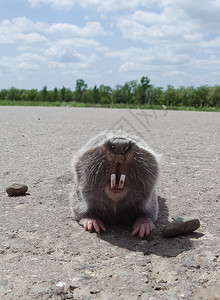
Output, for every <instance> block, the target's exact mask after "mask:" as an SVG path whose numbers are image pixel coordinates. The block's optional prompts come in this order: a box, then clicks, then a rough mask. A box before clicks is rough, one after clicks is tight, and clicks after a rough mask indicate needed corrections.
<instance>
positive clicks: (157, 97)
mask: <svg viewBox="0 0 220 300" xmlns="http://www.w3.org/2000/svg"><path fill="white" fill-rule="evenodd" d="M162 94H163V88H161V87H154V86H151V87H149V88H147V89H146V91H145V98H146V103H147V104H154V105H159V104H161V97H162Z"/></svg>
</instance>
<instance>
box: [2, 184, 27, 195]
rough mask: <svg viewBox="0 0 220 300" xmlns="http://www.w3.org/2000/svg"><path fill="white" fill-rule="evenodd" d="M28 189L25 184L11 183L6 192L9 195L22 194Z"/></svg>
mask: <svg viewBox="0 0 220 300" xmlns="http://www.w3.org/2000/svg"><path fill="white" fill-rule="evenodd" d="M27 190H28V186H27V185H26V184H20V183H12V185H9V186H8V187H7V188H6V192H7V193H8V195H9V196H22V195H25V194H26V192H27Z"/></svg>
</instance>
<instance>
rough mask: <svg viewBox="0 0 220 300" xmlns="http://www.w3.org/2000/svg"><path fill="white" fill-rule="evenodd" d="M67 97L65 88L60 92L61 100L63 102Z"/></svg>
mask: <svg viewBox="0 0 220 300" xmlns="http://www.w3.org/2000/svg"><path fill="white" fill-rule="evenodd" d="M65 96H66V88H65V87H64V86H63V87H62V89H61V90H60V98H61V101H62V102H64V101H65Z"/></svg>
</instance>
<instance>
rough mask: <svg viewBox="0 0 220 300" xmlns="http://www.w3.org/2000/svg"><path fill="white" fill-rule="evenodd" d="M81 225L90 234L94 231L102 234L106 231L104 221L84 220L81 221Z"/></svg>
mask: <svg viewBox="0 0 220 300" xmlns="http://www.w3.org/2000/svg"><path fill="white" fill-rule="evenodd" d="M79 224H80V225H82V226H83V227H84V228H85V230H88V231H90V232H92V231H93V229H94V230H95V231H96V232H97V233H98V234H100V233H101V231H106V228H105V225H104V223H103V222H102V221H100V220H99V219H95V218H83V219H81V220H80V221H79Z"/></svg>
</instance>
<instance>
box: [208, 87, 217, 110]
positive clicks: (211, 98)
mask: <svg viewBox="0 0 220 300" xmlns="http://www.w3.org/2000/svg"><path fill="white" fill-rule="evenodd" d="M207 98H208V105H209V106H214V107H220V86H219V85H216V86H213V87H212V88H211V89H210V90H209V94H208V97H207Z"/></svg>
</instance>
